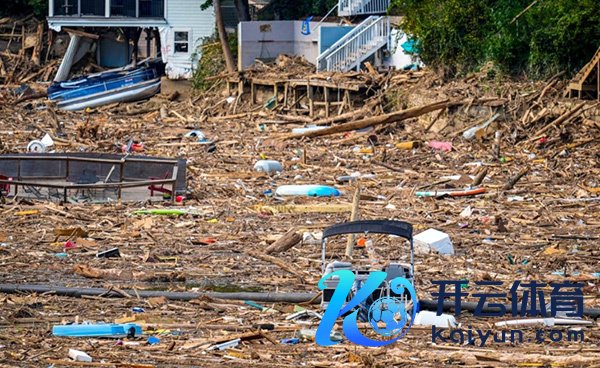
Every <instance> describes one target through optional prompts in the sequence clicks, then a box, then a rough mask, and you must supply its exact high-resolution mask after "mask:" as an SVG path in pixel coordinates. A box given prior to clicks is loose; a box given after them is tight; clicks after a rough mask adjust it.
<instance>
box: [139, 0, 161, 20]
mask: <svg viewBox="0 0 600 368" xmlns="http://www.w3.org/2000/svg"><path fill="white" fill-rule="evenodd" d="M164 13H165V2H164V0H140V17H143V18H163V17H164Z"/></svg>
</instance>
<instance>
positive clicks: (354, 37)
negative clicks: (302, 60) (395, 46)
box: [317, 1, 390, 72]
mask: <svg viewBox="0 0 600 368" xmlns="http://www.w3.org/2000/svg"><path fill="white" fill-rule="evenodd" d="M362 2H363V3H369V1H362ZM388 3H389V1H388ZM389 36H390V22H389V19H388V18H387V17H385V16H376V15H372V16H370V17H368V18H367V19H365V20H364V21H362V22H361V23H360V24H358V25H357V26H356V27H354V29H352V31H350V32H348V33H347V34H346V35H344V36H343V37H342V38H340V39H339V40H338V41H337V42H335V43H334V44H333V45H331V47H329V48H328V49H327V50H325V51H323V52H322V53H321V54H320V55H319V56H318V57H317V70H322V71H335V72H347V71H349V70H352V69H354V68H356V69H360V65H361V63H362V62H363V61H365V60H366V59H368V58H369V57H370V56H372V55H373V54H375V53H376V52H378V51H379V50H380V49H381V48H383V47H384V46H386V45H387V44H388V42H389Z"/></svg>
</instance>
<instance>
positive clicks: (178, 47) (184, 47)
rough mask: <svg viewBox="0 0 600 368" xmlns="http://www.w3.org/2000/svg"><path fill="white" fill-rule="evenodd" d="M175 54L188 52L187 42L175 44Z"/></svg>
mask: <svg viewBox="0 0 600 368" xmlns="http://www.w3.org/2000/svg"><path fill="white" fill-rule="evenodd" d="M175 52H188V44H187V42H180V43H175Z"/></svg>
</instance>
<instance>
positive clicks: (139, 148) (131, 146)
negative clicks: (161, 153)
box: [121, 139, 144, 153]
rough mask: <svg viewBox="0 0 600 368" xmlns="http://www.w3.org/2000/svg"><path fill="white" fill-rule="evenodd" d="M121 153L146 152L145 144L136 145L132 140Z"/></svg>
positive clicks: (122, 148)
mask: <svg viewBox="0 0 600 368" xmlns="http://www.w3.org/2000/svg"><path fill="white" fill-rule="evenodd" d="M121 151H122V152H123V153H132V152H144V144H143V143H135V142H134V141H133V140H132V139H130V140H129V142H127V144H124V145H123V146H121Z"/></svg>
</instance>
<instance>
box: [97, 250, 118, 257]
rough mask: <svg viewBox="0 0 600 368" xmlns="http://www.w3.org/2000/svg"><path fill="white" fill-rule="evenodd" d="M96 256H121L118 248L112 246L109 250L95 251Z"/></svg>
mask: <svg viewBox="0 0 600 368" xmlns="http://www.w3.org/2000/svg"><path fill="white" fill-rule="evenodd" d="M96 257H97V258H113V257H114V258H116V257H121V253H120V251H119V248H112V249H109V250H105V251H102V252H98V253H96Z"/></svg>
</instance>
